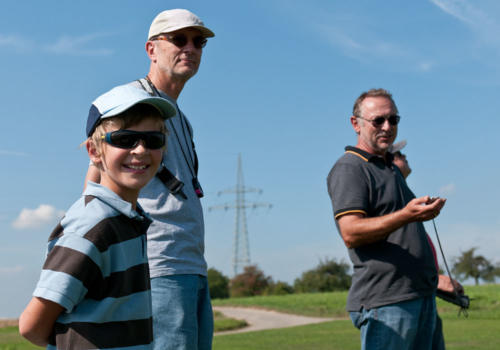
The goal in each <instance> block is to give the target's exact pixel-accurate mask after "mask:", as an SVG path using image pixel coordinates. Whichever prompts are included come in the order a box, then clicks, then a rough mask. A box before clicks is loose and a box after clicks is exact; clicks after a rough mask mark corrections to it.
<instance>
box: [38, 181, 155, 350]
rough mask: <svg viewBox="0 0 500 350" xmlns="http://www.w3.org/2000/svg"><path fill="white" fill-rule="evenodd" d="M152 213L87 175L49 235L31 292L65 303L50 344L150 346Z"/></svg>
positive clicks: (71, 346) (67, 346) (53, 346)
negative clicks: (82, 188)
mask: <svg viewBox="0 0 500 350" xmlns="http://www.w3.org/2000/svg"><path fill="white" fill-rule="evenodd" d="M150 222H151V220H150V219H149V218H148V217H147V215H146V214H145V213H144V212H143V210H142V209H141V208H140V206H138V207H137V210H133V209H132V205H131V204H130V203H129V202H126V201H124V200H122V199H121V198H120V197H119V196H118V195H117V194H115V193H114V192H112V191H111V190H109V189H108V188H106V187H104V186H101V185H98V184H95V183H92V182H89V183H88V184H87V188H86V190H85V192H84V194H83V196H82V197H81V198H80V199H79V200H78V201H77V202H76V203H75V204H73V206H72V207H71V208H70V209H69V210H68V212H67V213H66V215H65V217H64V218H63V219H62V220H61V222H60V223H59V224H58V225H57V227H56V228H55V229H54V231H53V232H52V234H51V235H50V238H49V243H48V252H47V258H46V261H45V263H44V266H43V269H42V273H41V276H40V280H39V282H38V284H37V286H36V289H35V291H34V292H33V296H35V297H40V298H43V299H47V300H50V301H53V302H55V303H57V304H59V305H61V306H63V307H64V308H65V309H66V312H63V313H62V314H61V315H60V316H59V318H58V319H57V321H56V323H55V327H54V331H53V333H52V335H51V337H50V339H49V346H48V347H47V349H96V348H97V349H123V348H126V349H134V350H136V349H137V350H139V349H150V348H151V343H152V341H153V331H152V306H151V287H150V282H149V267H148V259H147V254H146V247H147V244H146V231H147V228H148V227H149V224H150Z"/></svg>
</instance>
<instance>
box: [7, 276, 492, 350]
mask: <svg viewBox="0 0 500 350" xmlns="http://www.w3.org/2000/svg"><path fill="white" fill-rule="evenodd" d="M466 292H467V294H468V295H469V296H470V297H471V298H472V301H471V307H470V309H469V317H468V318H464V317H463V316H461V317H460V318H458V317H457V312H458V309H457V307H455V306H454V305H452V304H449V303H446V302H444V301H442V300H439V299H438V310H439V314H440V315H441V318H442V319H443V327H444V335H445V340H446V346H447V349H450V350H455V349H456V350H458V349H460V350H462V349H463V350H465V349H467V350H498V349H500V285H485V286H478V287H475V286H467V287H466ZM346 296H347V293H346V292H335V293H318V294H293V295H286V296H265V297H253V298H238V299H225V300H214V301H213V304H214V305H219V306H223V305H225V306H229V305H231V306H245V307H260V308H265V309H270V310H277V311H281V312H287V313H294V314H301V315H307V316H321V317H345V318H346V319H345V320H340V321H332V322H325V323H321V324H315V325H308V326H300V327H293V328H286V329H274V330H268V331H260V332H249V333H240V334H232V335H220V336H215V338H214V350H238V349H242V350H250V349H257V350H265V349H270V350H280V349H287V350H295V349H297V350H298V349H300V350H309V349H312V350H322V349H329V350H336V349H339V350H350V349H359V348H360V341H359V331H358V330H357V329H356V328H354V327H353V325H352V324H351V321H349V320H348V319H347V313H346V312H345V310H344V308H345V300H346ZM226 323H229V324H231V327H233V326H234V322H232V321H231V320H227V319H225V318H223V317H221V316H220V315H218V316H216V328H217V325H218V326H219V327H220V326H221V325H222V328H224V327H225V324H226ZM219 329H221V328H219ZM28 349H40V348H38V347H35V346H32V345H30V344H29V343H28V342H26V341H24V340H22V339H21V337H20V336H19V335H18V330H17V327H6V328H2V329H0V350H28Z"/></svg>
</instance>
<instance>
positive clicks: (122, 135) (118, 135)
mask: <svg viewBox="0 0 500 350" xmlns="http://www.w3.org/2000/svg"><path fill="white" fill-rule="evenodd" d="M101 138H102V139H104V141H106V143H108V144H110V145H111V146H114V147H118V148H125V149H130V148H135V147H137V145H138V144H139V141H140V140H143V141H144V145H145V147H146V148H149V149H159V148H162V147H163V146H165V134H164V133H162V132H160V131H133V130H117V131H112V132H107V133H106V135H103V136H101Z"/></svg>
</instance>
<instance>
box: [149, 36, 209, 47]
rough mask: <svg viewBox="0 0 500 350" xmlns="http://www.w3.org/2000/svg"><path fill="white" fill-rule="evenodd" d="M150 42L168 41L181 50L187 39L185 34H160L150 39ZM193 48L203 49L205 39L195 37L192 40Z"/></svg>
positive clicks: (205, 42)
mask: <svg viewBox="0 0 500 350" xmlns="http://www.w3.org/2000/svg"><path fill="white" fill-rule="evenodd" d="M151 40H165V41H168V42H170V43H172V44H174V45H175V46H177V47H178V48H183V47H184V46H186V45H187V43H188V41H189V39H188V37H187V36H186V35H185V34H176V35H172V36H170V35H167V34H161V35H159V36H157V37H154V38H152V39H151ZM192 41H193V46H194V47H195V48H197V49H201V48H203V47H205V45H206V44H207V38H204V37H202V36H201V35H200V36H195V37H194V38H193V39H192Z"/></svg>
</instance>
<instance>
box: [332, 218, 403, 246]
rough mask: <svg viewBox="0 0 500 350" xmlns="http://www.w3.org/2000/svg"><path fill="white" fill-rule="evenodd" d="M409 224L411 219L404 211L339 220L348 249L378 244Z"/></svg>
mask: <svg viewBox="0 0 500 350" xmlns="http://www.w3.org/2000/svg"><path fill="white" fill-rule="evenodd" d="M409 222H410V220H409V217H408V216H407V215H406V214H405V213H404V212H403V211H402V210H398V211H395V212H393V213H390V214H387V215H383V216H378V217H374V218H367V217H364V216H362V215H361V214H349V215H345V216H341V217H340V218H339V219H338V223H339V227H340V232H341V235H342V238H343V239H344V243H345V244H346V246H347V247H348V248H358V247H360V246H362V245H365V244H371V243H375V242H378V241H380V240H382V239H385V238H386V237H387V236H389V235H390V234H391V233H392V232H394V231H396V230H397V229H398V228H400V227H402V226H404V225H406V224H408V223H409Z"/></svg>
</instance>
